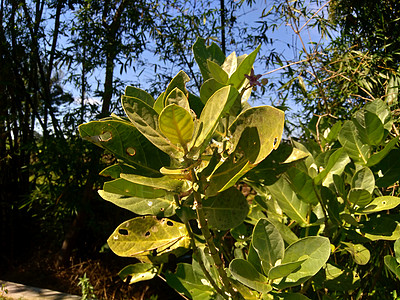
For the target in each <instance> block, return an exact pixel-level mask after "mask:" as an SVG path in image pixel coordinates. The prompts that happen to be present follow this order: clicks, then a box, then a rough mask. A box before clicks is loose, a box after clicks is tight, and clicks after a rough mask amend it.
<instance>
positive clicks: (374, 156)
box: [367, 137, 399, 167]
mask: <svg viewBox="0 0 400 300" xmlns="http://www.w3.org/2000/svg"><path fill="white" fill-rule="evenodd" d="M398 141H399V137H395V138H393V139H392V140H390V142H389V143H387V144H386V145H385V148H383V149H382V150H381V151H379V152H377V153H374V154H372V155H371V157H370V158H369V159H368V162H367V166H368V167H372V166H374V165H376V164H378V163H379V162H380V161H381V160H382V159H384V158H385V156H386V155H388V154H389V152H390V151H391V150H392V149H393V148H394V147H396V145H397V143H398Z"/></svg>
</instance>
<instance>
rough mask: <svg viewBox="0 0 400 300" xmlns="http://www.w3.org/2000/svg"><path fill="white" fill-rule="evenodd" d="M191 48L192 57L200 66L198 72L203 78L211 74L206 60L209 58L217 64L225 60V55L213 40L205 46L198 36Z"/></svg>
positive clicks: (205, 78) (207, 77) (209, 76)
mask: <svg viewBox="0 0 400 300" xmlns="http://www.w3.org/2000/svg"><path fill="white" fill-rule="evenodd" d="M192 49H193V55H194V59H195V60H196V62H197V65H198V66H199V68H200V72H201V75H202V76H203V78H204V80H207V79H209V78H211V74H210V71H209V70H208V66H207V60H211V61H213V62H215V63H217V64H218V65H222V64H223V62H224V60H225V55H224V53H223V52H222V50H221V49H220V48H219V47H218V46H217V44H215V43H214V42H213V43H212V44H211V45H210V46H206V43H205V40H204V39H203V38H200V37H198V38H197V40H196V42H195V43H194V45H193V48H192Z"/></svg>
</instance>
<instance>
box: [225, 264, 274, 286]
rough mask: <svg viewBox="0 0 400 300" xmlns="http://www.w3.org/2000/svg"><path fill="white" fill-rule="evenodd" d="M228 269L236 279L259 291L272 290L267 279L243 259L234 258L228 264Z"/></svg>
mask: <svg viewBox="0 0 400 300" xmlns="http://www.w3.org/2000/svg"><path fill="white" fill-rule="evenodd" d="M229 270H230V272H231V274H232V276H233V278H235V279H236V280H237V281H239V282H241V283H243V284H244V285H246V286H248V287H250V288H252V289H254V290H256V291H258V292H260V293H268V292H270V291H271V290H272V287H271V285H269V284H268V279H267V277H265V276H264V275H262V274H260V273H259V272H258V271H257V270H256V269H255V268H254V267H253V265H252V264H250V263H249V262H248V261H246V260H244V259H238V258H236V259H234V260H232V261H231V263H230V264H229Z"/></svg>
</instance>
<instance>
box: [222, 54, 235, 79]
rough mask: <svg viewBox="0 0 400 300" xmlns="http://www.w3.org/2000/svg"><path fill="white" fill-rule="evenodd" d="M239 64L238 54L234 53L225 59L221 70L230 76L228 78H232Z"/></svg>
mask: <svg viewBox="0 0 400 300" xmlns="http://www.w3.org/2000/svg"><path fill="white" fill-rule="evenodd" d="M238 64H239V62H238V57H237V56H236V52H235V51H233V52H232V53H231V54H229V55H228V56H227V57H226V58H225V60H224V63H223V64H222V65H221V68H222V69H223V70H224V71H225V72H226V73H227V74H228V77H231V76H232V74H233V73H234V72H235V71H236V70H237V67H238Z"/></svg>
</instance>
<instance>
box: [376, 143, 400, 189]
mask: <svg viewBox="0 0 400 300" xmlns="http://www.w3.org/2000/svg"><path fill="white" fill-rule="evenodd" d="M399 157H400V149H393V150H392V151H390V152H389V154H388V155H387V156H386V157H385V158H383V159H382V160H381V161H380V162H379V163H378V164H376V165H375V166H373V167H372V168H371V169H372V171H373V172H374V173H375V174H377V175H378V176H377V177H376V178H375V183H376V185H377V186H378V187H383V188H386V187H388V186H391V185H392V184H393V183H395V182H397V181H398V180H399V174H400V159H399Z"/></svg>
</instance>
